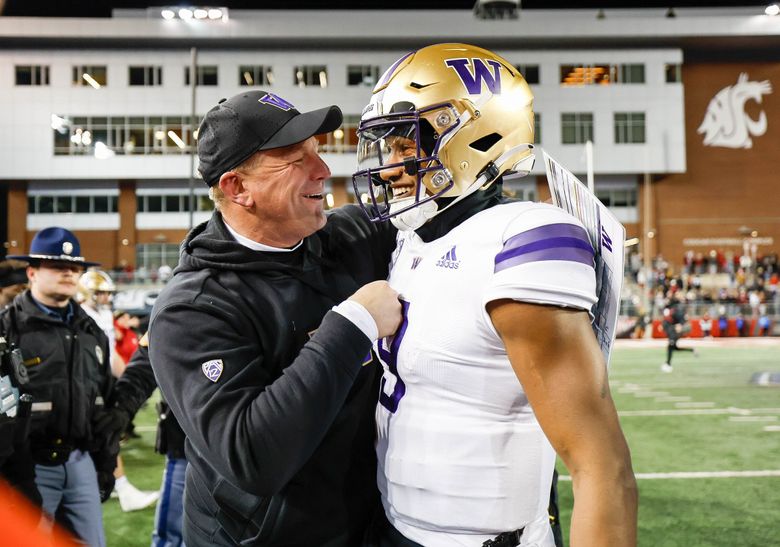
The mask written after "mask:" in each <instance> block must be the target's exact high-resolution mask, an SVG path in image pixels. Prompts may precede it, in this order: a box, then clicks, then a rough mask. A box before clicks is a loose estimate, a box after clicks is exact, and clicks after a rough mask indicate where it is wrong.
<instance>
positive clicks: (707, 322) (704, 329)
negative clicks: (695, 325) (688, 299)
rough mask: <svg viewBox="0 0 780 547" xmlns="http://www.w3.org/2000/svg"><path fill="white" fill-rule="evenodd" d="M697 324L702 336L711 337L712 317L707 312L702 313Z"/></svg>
mask: <svg viewBox="0 0 780 547" xmlns="http://www.w3.org/2000/svg"><path fill="white" fill-rule="evenodd" d="M699 326H701V333H702V336H704V337H705V338H712V318H711V317H710V314H709V313H705V314H704V316H703V317H702V318H701V320H700V321H699Z"/></svg>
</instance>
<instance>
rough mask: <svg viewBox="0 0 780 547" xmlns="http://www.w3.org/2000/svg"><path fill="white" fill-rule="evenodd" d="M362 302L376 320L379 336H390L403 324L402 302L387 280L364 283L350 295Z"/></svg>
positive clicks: (351, 297) (350, 298) (351, 298)
mask: <svg viewBox="0 0 780 547" xmlns="http://www.w3.org/2000/svg"><path fill="white" fill-rule="evenodd" d="M349 300H354V301H355V302H357V303H358V304H362V305H363V307H364V308H366V310H368V313H370V314H371V317H373V318H374V321H375V322H376V327H377V329H378V330H379V338H384V337H385V336H390V335H391V334H393V333H394V332H395V331H396V330H398V325H400V324H401V302H400V301H399V300H398V293H397V292H395V291H394V290H393V289H392V287H390V284H389V283H388V282H387V281H374V282H372V283H368V284H367V285H364V286H363V287H361V288H360V289H358V291H357V292H356V293H355V294H353V295H352V296H350V297H349Z"/></svg>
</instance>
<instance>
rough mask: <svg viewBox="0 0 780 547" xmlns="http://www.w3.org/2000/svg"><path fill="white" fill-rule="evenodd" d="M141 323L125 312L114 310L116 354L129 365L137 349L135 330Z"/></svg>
mask: <svg viewBox="0 0 780 547" xmlns="http://www.w3.org/2000/svg"><path fill="white" fill-rule="evenodd" d="M140 324H141V321H140V319H138V317H135V316H134V315H130V314H129V313H128V312H127V311H124V310H116V311H115V312H114V331H115V337H116V345H115V348H116V352H117V354H118V355H119V357H121V358H122V360H123V361H124V362H125V363H130V359H131V358H132V356H133V353H135V350H136V349H137V348H138V334H136V331H137V329H138V328H139V327H140Z"/></svg>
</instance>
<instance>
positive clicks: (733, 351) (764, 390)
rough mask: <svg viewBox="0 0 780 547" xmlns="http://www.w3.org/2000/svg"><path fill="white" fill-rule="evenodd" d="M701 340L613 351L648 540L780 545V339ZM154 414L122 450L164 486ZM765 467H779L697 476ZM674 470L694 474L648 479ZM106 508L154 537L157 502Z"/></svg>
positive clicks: (142, 482)
mask: <svg viewBox="0 0 780 547" xmlns="http://www.w3.org/2000/svg"><path fill="white" fill-rule="evenodd" d="M686 343H687V342H686V341H683V342H681V344H680V345H681V346H683V345H686ZM698 347H699V353H700V356H699V357H698V358H694V357H693V356H692V355H691V354H689V353H685V354H683V353H677V354H675V356H674V362H673V365H674V372H672V373H671V374H662V373H661V372H660V370H659V367H660V364H661V363H662V362H663V361H664V359H665V348H664V347H654V348H647V347H640V348H627V347H625V346H623V347H619V348H617V349H616V350H615V354H614V356H613V361H612V368H611V372H610V374H611V384H612V392H613V397H614V399H615V402H616V404H617V407H618V410H619V412H620V413H621V422H622V424H623V429H624V431H625V433H626V437H627V438H628V442H629V445H630V446H631V452H632V455H633V460H634V471H635V472H636V473H637V475H638V477H639V478H638V484H639V495H640V501H639V544H640V545H641V546H643V547H715V546H717V547H770V546H780V533H779V531H780V476H778V475H780V431H776V430H775V429H780V387H774V388H772V387H757V386H752V385H750V384H749V380H750V377H751V375H752V374H753V373H754V372H757V371H766V370H772V371H780V345H778V346H773V347H753V348H736V347H735V348H724V347H714V346H710V345H707V344H706V343H701V345H699V346H698ZM154 423H155V415H154V409H153V405H151V404H150V405H149V406H148V407H147V408H146V409H145V410H143V411H142V412H141V414H140V415H139V416H138V417H137V419H136V424H137V425H138V426H139V427H140V428H141V429H142V439H138V440H134V441H131V442H129V443H128V444H127V445H126V446H125V447H124V448H123V449H122V454H123V455H124V457H125V466H126V468H127V475H128V477H129V478H130V480H131V482H132V483H133V484H135V485H136V486H138V487H139V488H144V489H156V488H157V487H158V486H159V484H160V478H161V475H162V468H163V461H164V460H163V458H162V457H161V456H158V455H156V454H153V453H152V446H153V441H154V432H153V429H154V428H153V425H154ZM559 470H560V471H561V474H562V475H568V473H567V471H566V470H565V468H564V467H563V466H561V465H559ZM762 471H772V472H774V474H773V475H772V474H770V473H763V474H760V475H768V476H726V477H716V478H711V477H707V476H704V477H702V476H697V475H695V473H699V474H706V473H713V472H728V473H726V474H727V475H728V474H734V475H739V473H742V474H743V475H744V474H745V473H744V472H762ZM665 473H677V474H681V473H682V474H684V475H683V476H682V477H692V478H682V477H680V476H679V475H672V476H671V477H670V476H667V475H661V477H662V478H649V477H648V478H643V477H644V476H645V474H665ZM560 495H561V501H562V513H563V519H562V520H563V522H564V528H565V530H567V529H568V521H569V518H570V514H571V504H572V496H571V483H570V482H566V481H565V480H564V481H562V482H561V483H560ZM103 508H104V518H105V528H106V536H107V539H108V545H109V547H120V546H133V547H135V546H143V545H148V544H149V539H150V533H151V529H152V521H153V518H154V509H148V510H145V511H139V512H135V513H122V512H121V511H120V510H119V504H118V502H117V501H116V500H114V499H112V500H109V501H108V502H107V503H106V504H104V505H103ZM567 544H568V542H567ZM312 547H314V546H312Z"/></svg>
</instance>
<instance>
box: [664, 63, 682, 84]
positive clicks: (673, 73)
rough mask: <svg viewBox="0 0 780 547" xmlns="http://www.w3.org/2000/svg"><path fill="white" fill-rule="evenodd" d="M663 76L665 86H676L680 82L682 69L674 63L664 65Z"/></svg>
mask: <svg viewBox="0 0 780 547" xmlns="http://www.w3.org/2000/svg"><path fill="white" fill-rule="evenodd" d="M664 74H665V76H666V83H667V84H677V83H680V82H682V69H681V67H680V65H678V64H676V63H671V64H665V65H664Z"/></svg>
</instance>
